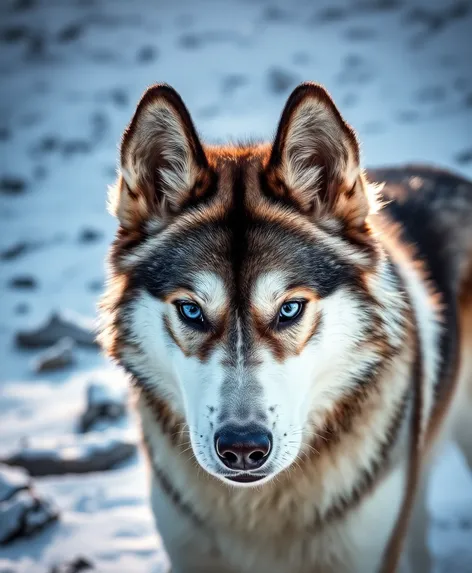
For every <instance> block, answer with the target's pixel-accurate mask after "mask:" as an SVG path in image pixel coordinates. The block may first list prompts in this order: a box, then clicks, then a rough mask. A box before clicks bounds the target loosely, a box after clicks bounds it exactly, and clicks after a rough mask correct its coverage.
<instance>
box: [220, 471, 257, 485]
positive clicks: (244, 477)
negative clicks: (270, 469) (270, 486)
mask: <svg viewBox="0 0 472 573" xmlns="http://www.w3.org/2000/svg"><path fill="white" fill-rule="evenodd" d="M265 477H266V476H265V475H264V474H249V473H240V474H235V475H225V478H226V479H227V480H229V481H233V482H236V483H254V482H256V481H260V480H261V479H264V478H265Z"/></svg>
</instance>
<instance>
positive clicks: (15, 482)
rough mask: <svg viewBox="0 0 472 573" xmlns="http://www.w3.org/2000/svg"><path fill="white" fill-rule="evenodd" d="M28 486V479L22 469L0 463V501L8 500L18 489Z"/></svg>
mask: <svg viewBox="0 0 472 573" xmlns="http://www.w3.org/2000/svg"><path fill="white" fill-rule="evenodd" d="M29 487H30V479H29V476H28V474H27V473H26V472H25V471H24V470H22V469H20V468H12V467H10V466H5V465H0V502H3V501H8V500H9V499H11V498H12V497H13V496H14V495H15V494H16V493H18V492H19V491H21V490H24V489H28V488H29Z"/></svg>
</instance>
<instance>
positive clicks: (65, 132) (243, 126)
mask: <svg viewBox="0 0 472 573" xmlns="http://www.w3.org/2000/svg"><path fill="white" fill-rule="evenodd" d="M471 26H472V4H471V2H470V1H468V2H467V1H460V0H411V1H406V0H403V1H402V0H351V1H347V0H339V1H338V0H336V2H332V0H318V1H317V2H316V3H315V2H309V1H308V0H298V1H296V2H295V1H293V2H290V3H289V2H283V1H282V0H280V1H275V0H274V1H271V0H259V1H250V0H227V1H226V2H224V3H222V2H220V1H219V0H199V1H198V2H195V1H193V2H192V1H191V0H187V1H185V0H176V1H173V2H164V1H161V2H156V1H155V0H154V1H152V0H138V1H136V0H135V1H134V2H128V1H126V0H71V1H67V2H61V1H60V0H5V1H4V2H2V3H1V4H0V77H1V82H2V88H3V89H2V90H1V92H0V224H1V229H2V231H1V233H0V363H1V369H0V423H1V433H0V449H1V448H6V447H8V448H10V447H16V446H18V444H20V443H21V442H22V440H24V439H29V440H30V441H31V439H32V438H33V437H34V438H35V439H38V440H39V439H44V440H52V442H53V443H56V442H55V440H58V438H60V437H61V436H64V435H66V436H67V435H72V434H74V433H75V432H76V430H77V423H78V420H79V417H80V415H81V413H82V412H83V410H84V408H85V404H86V392H87V387H88V386H89V384H90V382H91V381H97V380H102V381H104V382H106V383H110V384H113V385H116V387H119V388H122V389H123V388H124V387H125V385H126V381H125V380H124V377H123V376H122V374H121V373H119V372H118V371H117V370H115V369H113V368H112V367H110V366H109V365H108V364H107V363H106V361H105V360H104V359H103V358H101V357H100V356H99V354H98V353H97V352H96V350H95V349H91V348H85V347H78V348H77V349H76V351H75V358H76V361H75V365H74V369H67V370H61V371H58V372H51V373H40V374H35V373H34V372H33V371H32V368H31V364H32V360H33V359H35V358H37V356H38V353H37V351H34V350H29V351H26V350H23V349H19V348H17V347H16V345H15V335H16V333H17V332H18V331H20V330H30V329H32V328H35V327H36V325H38V324H41V323H44V322H45V321H47V319H48V317H50V316H51V314H52V313H53V312H55V311H61V312H63V311H66V310H69V309H70V310H71V311H73V312H75V313H80V314H82V315H85V316H94V314H95V307H96V303H97V298H98V295H99V292H100V290H101V289H102V285H103V281H104V264H103V261H104V259H105V255H106V250H107V246H108V244H109V242H110V240H111V238H112V236H113V231H114V226H115V223H114V221H113V219H112V218H111V217H110V216H109V215H108V214H107V213H106V206H105V203H106V187H107V185H108V184H110V183H112V182H113V179H114V174H115V167H116V156H117V142H118V141H119V137H120V134H121V132H122V130H123V128H124V126H125V125H126V123H127V122H128V121H129V119H130V117H131V114H132V112H133V109H134V106H135V104H136V102H137V100H138V98H139V96H140V94H141V93H142V92H143V90H144V89H145V87H146V86H147V85H149V84H151V83H153V82H156V81H165V82H168V83H170V84H171V85H173V86H174V87H175V88H176V89H177V90H178V91H179V92H180V93H181V95H182V96H183V98H184V100H185V101H186V103H187V105H188V107H189V109H190V111H191V113H192V115H193V117H194V120H195V122H196V124H197V127H198V129H199V131H200V132H201V134H202V136H203V137H204V138H206V139H207V140H210V141H213V142H218V141H222V140H224V139H227V138H231V139H236V138H240V137H249V136H252V137H257V138H268V137H271V136H272V134H273V133H274V130H275V127H276V122H277V120H278V117H279V114H280V111H281V109H282V106H283V103H284V100H285V99H286V97H287V95H288V93H289V91H290V89H291V88H292V87H294V85H295V84H296V83H297V82H299V81H303V80H314V81H318V82H321V83H323V84H325V85H326V86H327V87H328V89H329V91H330V92H331V93H332V95H333V97H334V98H335V100H336V102H337V103H338V104H339V106H340V108H341V110H342V111H343V113H344V115H345V117H346V118H347V119H348V120H349V121H350V123H352V125H353V126H354V127H355V128H356V129H357V131H358V134H359V138H360V141H361V142H362V151H363V157H364V161H365V163H366V164H367V165H369V166H377V165H381V164H387V163H388V164H394V163H397V164H398V163H401V162H412V161H424V162H432V163H437V164H440V165H442V166H445V167H450V168H451V169H454V170H455V171H457V172H459V173H462V174H464V175H466V176H468V177H472V138H471V135H470V133H471V126H472V121H471V120H472V117H471V116H472V68H471V66H470V62H471V56H472V43H471V41H470V32H471V29H472V28H471ZM15 285H16V286H15ZM127 425H129V426H130V427H131V430H133V428H134V423H133V420H132V419H131V420H128V421H126V422H125V423H124V424H122V426H123V428H122V429H126V426H127ZM120 427H121V426H120ZM34 482H35V487H36V489H37V490H38V492H40V493H41V494H42V495H46V496H50V497H51V498H52V499H53V500H54V501H55V503H56V504H57V505H58V506H59V508H60V510H61V517H60V521H59V522H58V523H57V524H54V525H53V526H50V527H49V528H47V529H45V530H44V531H43V532H41V533H40V534H38V535H37V536H35V537H33V538H31V539H29V540H27V541H21V542H17V543H14V544H12V545H11V546H8V547H6V548H2V549H1V550H0V571H4V570H10V571H15V572H16V571H25V572H28V573H30V572H32V573H36V572H38V573H43V572H46V571H49V570H50V568H51V567H52V566H53V565H55V564H57V563H61V562H63V561H65V560H71V559H74V558H75V557H77V556H81V555H83V556H85V557H87V558H88V559H90V560H91V561H92V562H93V564H94V565H95V567H96V568H97V569H98V570H100V571H104V572H106V571H110V572H111V571H113V572H114V573H121V572H128V571H130V572H138V571H143V572H144V571H153V572H159V571H164V570H165V568H166V558H165V554H164V552H163V548H162V543H161V542H160V541H159V538H158V537H157V536H156V534H155V531H154V525H153V521H152V517H151V514H150V511H149V509H148V504H147V491H146V475H145V469H144V464H143V463H142V459H141V458H140V457H138V458H137V459H134V460H133V461H129V462H126V463H124V464H123V465H122V466H121V467H119V468H118V469H115V470H113V471H109V472H106V473H95V474H85V475H80V476H74V475H69V476H62V477H61V476H57V477H45V478H35V480H34ZM430 494H431V495H430V498H431V509H432V513H433V516H434V522H433V526H432V529H431V536H430V541H431V544H432V547H433V550H434V553H435V554H436V556H437V566H436V573H439V572H442V571H446V570H447V571H454V573H465V572H466V571H472V548H471V544H470V539H471V538H472V526H471V521H472V478H471V475H470V474H469V473H468V471H467V470H466V468H465V465H464V463H463V460H462V459H461V457H460V455H459V454H458V452H457V450H455V449H454V448H453V447H448V448H446V450H445V451H444V453H443V454H442V455H441V458H440V461H439V463H438V464H437V467H436V468H435V471H434V476H433V479H432V484H431V491H430Z"/></svg>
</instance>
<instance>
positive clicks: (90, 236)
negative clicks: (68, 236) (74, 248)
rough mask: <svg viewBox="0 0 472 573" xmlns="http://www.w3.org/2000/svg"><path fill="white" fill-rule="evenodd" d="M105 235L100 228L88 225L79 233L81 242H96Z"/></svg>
mask: <svg viewBox="0 0 472 573" xmlns="http://www.w3.org/2000/svg"><path fill="white" fill-rule="evenodd" d="M102 237H103V233H102V232H101V231H99V230H98V229H93V228H92V227H86V228H84V229H82V231H80V233H79V242H80V243H95V242H97V241H99V240H100V239H101V238H102Z"/></svg>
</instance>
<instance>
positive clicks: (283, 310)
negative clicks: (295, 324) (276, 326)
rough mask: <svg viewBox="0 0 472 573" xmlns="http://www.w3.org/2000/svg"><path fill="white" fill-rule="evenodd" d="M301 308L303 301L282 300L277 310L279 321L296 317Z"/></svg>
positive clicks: (288, 320) (287, 320) (286, 320)
mask: <svg viewBox="0 0 472 573" xmlns="http://www.w3.org/2000/svg"><path fill="white" fill-rule="evenodd" d="M302 310H303V303H302V302H299V301H297V300H291V301H288V302H284V304H283V305H282V306H281V307H280V311H279V323H280V322H290V321H291V320H294V319H295V318H297V316H299V315H300V313H301V312H302Z"/></svg>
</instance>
